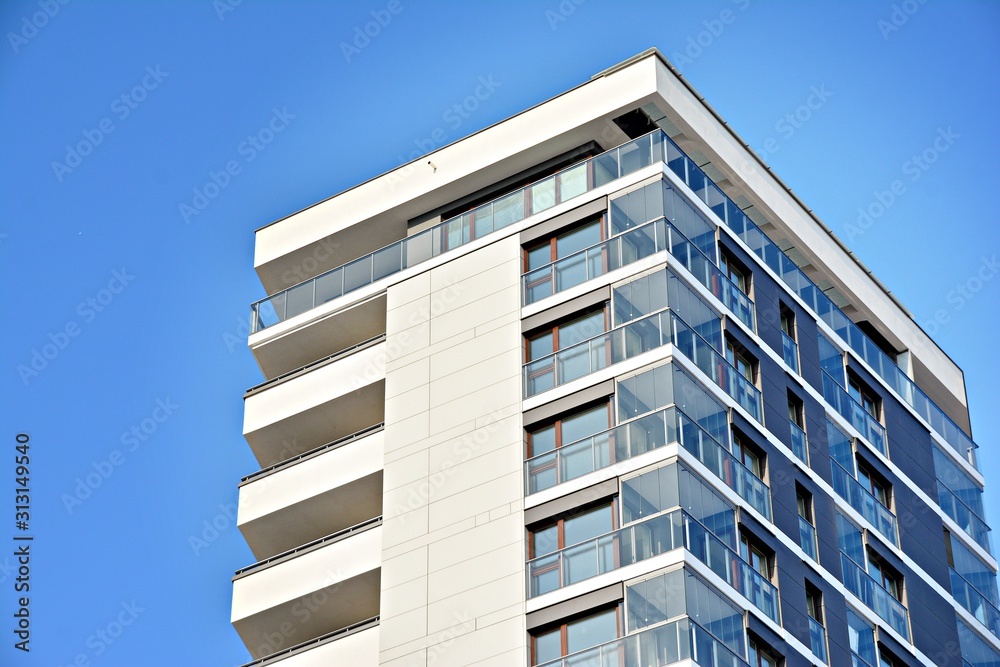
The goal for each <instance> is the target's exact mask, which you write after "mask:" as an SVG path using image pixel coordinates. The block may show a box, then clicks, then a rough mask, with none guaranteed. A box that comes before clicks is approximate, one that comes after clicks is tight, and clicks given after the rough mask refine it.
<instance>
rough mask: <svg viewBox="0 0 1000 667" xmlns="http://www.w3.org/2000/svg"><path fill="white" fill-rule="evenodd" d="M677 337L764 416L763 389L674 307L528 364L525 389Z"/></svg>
mask: <svg viewBox="0 0 1000 667" xmlns="http://www.w3.org/2000/svg"><path fill="white" fill-rule="evenodd" d="M669 343H673V344H674V345H675V346H676V347H677V349H678V350H680V351H681V352H682V353H683V354H684V355H685V356H687V357H688V359H690V360H691V361H692V362H693V363H694V364H695V365H696V366H698V368H699V369H701V370H702V371H703V372H704V373H705V374H706V375H708V376H709V378H711V379H712V381H713V382H715V383H716V384H718V385H719V387H720V388H722V389H723V390H724V391H725V392H726V393H727V394H729V396H730V397H732V398H733V399H734V400H735V401H736V402H737V403H739V404H740V406H742V407H743V409H745V410H746V411H747V412H748V413H749V414H750V416H751V417H753V418H754V419H756V420H757V421H760V420H761V416H760V415H761V400H760V390H758V389H757V388H756V387H755V386H753V384H751V383H750V381H749V380H747V379H746V378H745V377H743V376H742V375H740V373H739V372H738V371H737V370H736V368H734V367H733V365H732V364H730V363H729V362H728V361H727V360H726V358H725V357H723V356H722V355H721V354H719V352H718V351H717V350H716V349H715V348H714V347H713V346H712V344H711V343H709V342H708V341H707V340H705V339H704V338H703V337H702V336H701V334H699V333H698V332H697V331H695V330H694V329H692V328H691V327H689V326H688V325H687V324H686V323H685V322H684V321H683V320H682V319H680V318H679V317H678V316H677V315H675V314H674V313H673V312H672V311H670V310H669V309H668V310H663V311H660V312H658V313H654V314H652V315H648V316H646V317H643V318H641V319H637V320H633V321H631V322H629V323H628V324H624V325H622V326H620V327H618V328H616V329H612V330H611V331H609V332H607V333H604V334H601V335H599V336H595V337H593V338H590V339H588V340H585V341H582V342H580V343H577V344H575V345H571V346H569V347H566V348H563V349H562V350H559V351H558V352H555V353H553V354H549V355H546V356H544V357H541V358H540V359H536V360H534V361H531V362H529V363H527V364H525V365H524V369H523V375H524V395H525V397H531V396H534V395H536V394H540V393H542V392H543V391H547V390H549V389H552V388H554V387H558V386H560V385H563V384H566V383H567V382H571V381H573V380H576V379H579V378H582V377H584V376H587V375H590V374H591V373H595V372H597V371H599V370H601V369H602V368H607V367H608V366H611V365H612V364H616V363H619V362H621V361H624V360H626V359H629V358H632V357H635V356H638V355H640V354H642V353H644V352H648V351H650V350H654V349H656V348H658V347H662V346H664V345H667V344H669Z"/></svg>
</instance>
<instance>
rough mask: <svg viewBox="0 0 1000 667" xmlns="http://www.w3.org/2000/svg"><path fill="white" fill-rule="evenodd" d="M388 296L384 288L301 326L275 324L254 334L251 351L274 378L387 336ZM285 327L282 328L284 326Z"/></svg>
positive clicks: (265, 375)
mask: <svg viewBox="0 0 1000 667" xmlns="http://www.w3.org/2000/svg"><path fill="white" fill-rule="evenodd" d="M386 310H387V296H386V293H385V292H384V291H383V292H381V293H379V294H376V295H373V296H371V297H369V298H366V299H363V300H361V301H358V302H356V303H351V304H349V305H347V306H345V307H342V308H339V309H336V310H334V311H332V312H329V313H324V314H323V315H321V316H320V314H319V313H317V318H316V319H315V320H313V321H310V322H308V324H306V323H303V325H302V326H297V327H291V325H288V326H287V327H276V328H275V329H274V330H272V331H273V334H272V332H271V331H269V332H268V333H267V334H261V335H251V336H250V340H249V345H250V351H251V352H252V353H253V356H254V359H255V360H256V361H257V364H258V365H259V366H260V370H261V371H262V372H263V373H264V377H265V378H268V379H274V378H276V377H278V376H280V375H282V374H284V373H288V372H289V371H293V370H295V369H299V368H302V367H304V366H307V365H308V364H311V363H313V362H314V361H315V360H317V359H321V358H324V357H327V356H329V355H331V354H333V353H335V352H337V351H342V350H347V349H350V348H352V347H356V346H357V345H358V344H359V343H360V342H361V341H368V340H371V339H374V338H378V337H379V336H385V331H386V328H385V327H386ZM282 329H283V330H282Z"/></svg>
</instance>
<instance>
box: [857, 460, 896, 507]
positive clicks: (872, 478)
mask: <svg viewBox="0 0 1000 667" xmlns="http://www.w3.org/2000/svg"><path fill="white" fill-rule="evenodd" d="M858 481H859V482H861V486H863V487H864V488H865V489H867V490H868V491H870V492H871V494H872V495H873V496H875V500H877V501H879V502H880V503H882V504H883V505H885V506H886V507H888V506H889V490H890V487H889V485H888V484H886V483H885V482H883V481H882V480H881V479H880V478H879V477H877V476H876V475H875V474H874V473H872V472H871V470H869V469H868V466H867V465H865V464H864V463H862V462H861V460H860V459H859V460H858Z"/></svg>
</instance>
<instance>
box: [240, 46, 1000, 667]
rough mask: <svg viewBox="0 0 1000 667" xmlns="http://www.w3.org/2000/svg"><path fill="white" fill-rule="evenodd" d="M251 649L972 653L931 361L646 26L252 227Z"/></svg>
mask: <svg viewBox="0 0 1000 667" xmlns="http://www.w3.org/2000/svg"><path fill="white" fill-rule="evenodd" d="M254 263H255V268H256V270H257V273H258V275H259V277H260V280H261V283H262V284H263V286H264V289H265V291H266V293H267V295H268V296H267V297H266V298H264V299H262V300H261V301H259V302H257V303H255V304H253V306H252V309H253V331H252V333H251V334H250V338H249V346H250V349H251V351H252V352H253V354H254V357H255V358H256V360H257V362H258V364H259V366H260V369H261V372H262V373H263V376H264V382H263V383H262V384H260V385H258V386H256V387H253V388H251V389H249V390H248V391H247V392H246V395H245V420H244V436H245V437H246V440H247V442H248V443H249V445H250V448H251V449H252V450H253V453H254V455H255V456H256V458H257V460H258V461H259V463H260V466H261V469H260V470H259V471H258V472H255V473H253V474H251V475H249V476H248V477H246V478H244V479H243V481H242V482H241V484H240V489H239V496H240V498H239V519H238V523H239V527H240V529H241V531H242V533H243V535H244V537H245V539H246V541H247V543H248V544H249V546H250V548H251V550H252V551H253V553H254V555H255V557H256V558H258V559H259V560H258V562H257V563H255V564H253V565H250V566H249V567H246V568H244V569H242V570H240V571H238V572H237V573H236V575H235V577H234V579H233V606H232V622H233V625H234V626H235V628H236V630H237V631H238V632H239V634H240V636H241V637H242V638H243V640H244V642H245V643H246V646H247V648H248V649H249V651H250V653H251V654H252V656H253V657H254V658H255V662H253V663H251V664H254V665H272V664H274V665H280V667H307V666H308V667H312V666H318V665H373V666H374V665H384V666H392V667H403V666H408V665H420V666H421V667H429V666H430V665H436V666H446V665H447V666H452V665H456V666H457V665H477V666H482V667H485V666H487V665H498V666H499V665H504V666H507V665H527V666H534V665H546V666H549V665H552V666H559V667H564V666H565V667H569V666H570V665H602V666H604V665H620V666H623V667H640V666H641V667H649V666H654V665H655V666H659V665H695V664H697V665H702V666H713V667H715V666H719V667H744V666H746V665H753V666H754V667H764V666H777V665H786V666H788V667H792V666H797V665H820V664H828V665H834V666H838V665H856V666H862V665H868V666H870V667H882V666H886V667H888V666H894V667H895V666H902V665H927V666H931V665H955V666H966V667H970V666H971V667H986V666H988V665H1000V638H998V636H1000V612H998V610H997V606H998V603H1000V600H998V594H997V584H996V572H997V561H996V559H995V557H994V556H993V554H992V552H991V545H990V538H989V527H988V526H987V525H986V523H985V521H984V516H983V514H984V513H983V503H982V492H983V483H984V480H983V476H982V474H981V473H980V471H979V470H978V468H977V464H976V448H977V446H976V444H975V443H974V442H973V440H972V438H971V429H970V421H969V413H968V407H967V406H968V403H967V398H966V394H965V386H964V379H963V374H962V371H961V369H960V368H958V367H957V366H956V365H955V363H954V362H953V361H952V360H951V359H950V358H949V357H948V355H947V354H946V353H945V352H944V351H943V350H941V349H940V348H939V347H938V346H937V345H936V344H935V343H934V341H933V340H931V339H930V338H929V337H928V336H927V334H926V333H925V332H924V331H922V330H921V329H920V327H919V326H918V325H917V324H916V323H915V322H914V320H913V318H912V316H911V314H910V313H909V312H908V311H907V310H906V308H905V306H903V305H902V304H901V303H899V302H898V301H897V300H896V299H895V297H894V296H893V295H892V294H890V293H889V291H888V290H887V289H886V288H885V286H883V285H882V284H881V283H879V282H878V280H877V279H876V278H875V277H873V276H872V274H871V273H870V272H869V271H868V270H867V269H866V268H865V266H864V265H863V264H862V263H861V262H860V261H859V260H858V259H857V258H856V257H855V256H854V255H852V254H851V252H850V250H849V249H848V248H846V247H845V246H844V245H843V244H842V243H841V242H840V241H839V240H838V239H837V238H836V237H835V236H834V235H833V234H832V233H831V231H830V230H829V228H827V227H826V226H825V225H824V224H823V222H821V221H820V220H819V219H818V218H817V217H815V216H814V215H813V214H812V213H811V212H810V210H809V208H808V207H807V206H806V205H805V204H804V203H803V202H801V201H800V200H799V199H798V198H797V197H796V196H795V195H794V194H793V193H792V192H791V191H790V190H789V189H788V187H787V186H786V185H785V184H784V183H783V182H782V181H781V180H779V178H778V177H777V176H776V175H774V174H773V173H772V172H771V171H770V169H769V168H768V167H767V166H766V165H765V164H763V162H762V161H761V160H760V159H759V158H758V157H757V156H756V155H755V154H754V153H753V152H752V151H750V150H749V149H748V148H747V146H746V143H745V142H744V141H743V140H742V139H740V137H739V136H738V135H737V134H736V133H735V132H734V131H733V130H732V129H731V128H730V127H729V126H728V125H727V124H726V122H725V121H724V120H723V119H722V118H721V117H720V116H719V115H718V114H717V113H716V112H715V111H714V110H713V109H712V108H711V107H710V106H708V105H707V103H706V102H705V101H704V100H703V99H702V97H701V96H700V95H699V94H698V92H697V91H696V90H694V88H693V87H692V86H691V85H690V84H689V83H688V82H687V81H686V80H685V79H684V78H683V77H682V76H680V74H679V73H678V72H677V70H676V69H675V68H674V67H673V66H672V65H671V64H670V63H669V62H668V61H667V60H666V59H665V58H664V57H663V56H662V55H661V54H660V53H659V52H658V51H656V50H649V51H647V52H644V53H642V54H640V55H638V56H635V57H634V58H631V59H629V60H627V61H625V62H623V63H620V64H618V65H615V66H614V67H611V68H610V69H608V70H605V71H603V72H600V73H598V74H596V75H595V76H593V77H592V78H591V79H590V80H589V81H587V82H585V83H583V84H581V85H579V86H577V87H575V88H572V89H570V90H568V91H567V92H565V93H563V94H561V95H559V96H558V97H555V98H553V99H551V100H548V101H546V102H544V103H542V104H539V105H538V106H535V107H532V108H530V109H527V110H525V111H523V112H521V113H519V114H518V115H516V116H513V117H511V118H509V119H507V120H504V121H502V122H500V123H498V124H496V125H494V126H492V127H489V128H487V129H484V130H482V131H480V132H477V133H475V134H473V135H471V136H468V137H466V138H464V139H461V140H459V141H457V142H455V143H453V144H451V145H448V146H445V147H443V148H441V149H439V150H436V151H434V152H433V153H431V154H429V155H427V156H425V157H424V158H421V159H418V160H416V161H415V162H413V163H410V164H407V165H404V166H401V167H399V168H398V169H395V170H393V171H391V172H389V173H387V174H384V175H382V176H379V177H377V178H374V179H372V180H370V181H367V182H365V183H362V184H360V185H358V186H356V187H354V188H352V189H350V190H347V191H345V192H342V193H340V194H338V195H336V196H333V197H331V198H330V199H327V200H325V201H322V202H320V203H318V204H316V205H314V206H312V207H310V208H307V209H305V210H302V211H299V212H298V213H295V214H293V215H291V216H289V217H287V218H284V219H282V220H279V221H277V222H275V223H273V224H270V225H268V226H266V227H263V228H261V229H259V230H257V233H256V251H255V260H254Z"/></svg>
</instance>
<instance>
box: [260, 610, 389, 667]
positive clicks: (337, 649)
mask: <svg viewBox="0 0 1000 667" xmlns="http://www.w3.org/2000/svg"><path fill="white" fill-rule="evenodd" d="M378 641H379V617H378V616H376V617H374V618H369V619H366V620H364V621H361V622H360V623H355V624H354V625H350V626H348V627H346V628H341V629H340V630H334V631H333V632H330V633H328V634H325V635H323V636H321V637H317V638H316V639H310V640H309V641H305V642H302V643H299V644H296V645H295V646H291V647H289V648H286V649H284V650H281V651H277V652H275V653H271V654H270V655H268V656H267V657H264V658H260V659H259V660H254V661H253V662H248V663H246V664H245V665H243V666H242V667H270V666H271V665H275V664H278V663H279V662H280V663H281V667H325V665H374V664H377V662H378Z"/></svg>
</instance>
